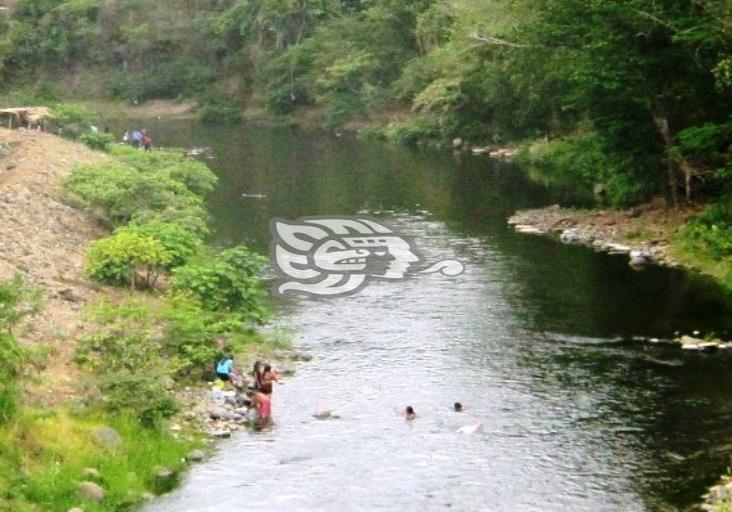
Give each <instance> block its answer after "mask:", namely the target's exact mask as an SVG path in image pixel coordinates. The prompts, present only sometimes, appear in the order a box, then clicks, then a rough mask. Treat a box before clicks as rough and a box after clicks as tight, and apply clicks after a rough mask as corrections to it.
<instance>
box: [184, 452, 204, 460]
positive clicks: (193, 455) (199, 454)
mask: <svg viewBox="0 0 732 512" xmlns="http://www.w3.org/2000/svg"><path fill="white" fill-rule="evenodd" d="M205 458H206V453H205V452H204V451H203V450H193V451H192V452H191V453H189V454H188V460H190V461H192V462H201V461H203V459H205Z"/></svg>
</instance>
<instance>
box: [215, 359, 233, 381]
mask: <svg viewBox="0 0 732 512" xmlns="http://www.w3.org/2000/svg"><path fill="white" fill-rule="evenodd" d="M233 372H234V357H233V356H232V355H230V354H228V355H226V356H225V357H224V358H223V359H220V360H219V361H218V362H217V363H216V376H217V377H218V378H219V379H221V380H223V381H224V382H228V381H230V380H231V375H232V373H233Z"/></svg>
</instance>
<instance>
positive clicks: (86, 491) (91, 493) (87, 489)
mask: <svg viewBox="0 0 732 512" xmlns="http://www.w3.org/2000/svg"><path fill="white" fill-rule="evenodd" d="M79 490H80V491H81V493H82V494H83V495H84V497H85V498H86V499H88V500H89V501H93V502H94V503H99V502H100V501H102V500H103V499H104V496H105V494H106V493H105V492H104V489H103V488H102V486H100V485H99V484H96V483H94V482H81V483H80V484H79Z"/></svg>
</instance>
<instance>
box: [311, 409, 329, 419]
mask: <svg viewBox="0 0 732 512" xmlns="http://www.w3.org/2000/svg"><path fill="white" fill-rule="evenodd" d="M330 417H331V412H330V411H328V410H323V411H318V412H316V413H315V414H313V418H315V419H318V420H327V419H328V418H330Z"/></svg>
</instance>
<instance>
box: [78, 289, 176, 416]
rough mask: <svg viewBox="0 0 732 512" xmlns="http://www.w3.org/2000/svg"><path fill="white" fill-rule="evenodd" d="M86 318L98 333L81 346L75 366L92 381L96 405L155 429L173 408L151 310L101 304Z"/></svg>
mask: <svg viewBox="0 0 732 512" xmlns="http://www.w3.org/2000/svg"><path fill="white" fill-rule="evenodd" d="M91 314H92V316H93V318H94V320H95V321H96V322H97V323H98V325H99V326H100V327H99V329H98V331H97V332H95V333H94V334H92V335H91V336H89V337H87V338H85V339H84V340H82V342H81V343H80V345H79V348H78V350H77V361H78V362H80V363H81V364H83V365H84V366H86V367H87V368H89V369H90V370H91V371H93V372H94V373H95V374H96V375H97V377H96V379H95V382H94V384H95V386H97V387H98V389H99V390H100V391H101V393H102V397H101V404H102V405H103V406H104V408H105V409H107V410H109V411H111V412H121V411H132V412H134V413H135V414H136V416H137V417H138V418H139V420H140V422H141V423H142V424H143V425H146V426H150V427H154V426H158V425H159V424H160V422H161V421H162V420H163V419H165V418H167V417H169V416H171V415H172V414H174V413H175V412H176V410H177V405H176V402H175V399H174V398H173V396H172V394H171V392H170V390H169V388H170V384H171V383H170V381H169V375H170V373H171V371H170V369H169V367H168V363H167V361H166V360H165V358H164V357H163V355H162V354H161V351H160V342H159V340H158V339H157V338H156V336H155V334H154V329H153V325H154V324H153V320H154V315H153V312H152V310H151V309H150V308H149V307H148V306H147V305H146V304H144V303H142V302H136V301H128V302H125V303H123V304H122V305H121V306H118V307H116V306H113V305H110V304H109V303H104V304H102V305H101V306H99V307H97V308H96V309H94V310H92V312H91Z"/></svg>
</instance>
